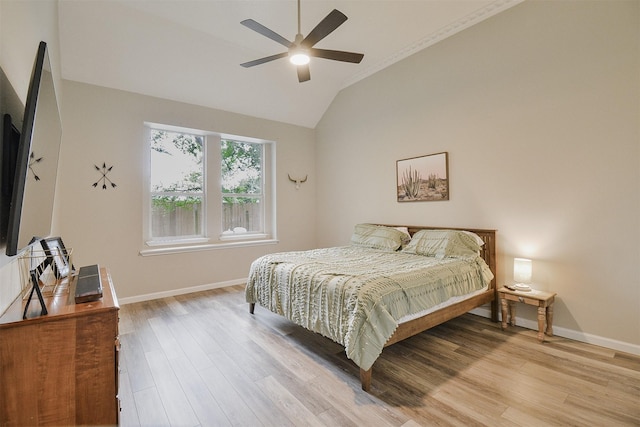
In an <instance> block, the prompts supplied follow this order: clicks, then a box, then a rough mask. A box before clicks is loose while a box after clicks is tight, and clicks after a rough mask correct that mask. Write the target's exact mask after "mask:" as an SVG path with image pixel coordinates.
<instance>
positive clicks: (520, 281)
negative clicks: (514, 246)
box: [513, 258, 531, 291]
mask: <svg viewBox="0 0 640 427" xmlns="http://www.w3.org/2000/svg"><path fill="white" fill-rule="evenodd" d="M513 279H514V280H515V281H516V284H515V285H514V287H515V288H516V289H517V290H519V291H530V290H531V286H529V283H531V260H530V259H526V258H514V260H513Z"/></svg>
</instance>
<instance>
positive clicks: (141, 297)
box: [118, 277, 247, 305]
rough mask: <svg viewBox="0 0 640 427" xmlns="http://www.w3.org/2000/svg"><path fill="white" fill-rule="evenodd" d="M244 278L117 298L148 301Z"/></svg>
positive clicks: (125, 301) (241, 282)
mask: <svg viewBox="0 0 640 427" xmlns="http://www.w3.org/2000/svg"><path fill="white" fill-rule="evenodd" d="M245 283H247V279H246V277H245V278H244V279H235V280H227V281H226V282H217V283H207V284H205V285H199V286H191V287H189V288H180V289H172V290H170V291H162V292H154V293H151V294H144V295H136V296H133V297H125V298H118V302H120V304H122V305H125V304H133V303H134V302H142V301H150V300H154V299H159V298H166V297H173V296H176V295H184V294H191V293H193V292H200V291H208V290H209V289H217V288H226V287H227V286H235V285H244V284H245Z"/></svg>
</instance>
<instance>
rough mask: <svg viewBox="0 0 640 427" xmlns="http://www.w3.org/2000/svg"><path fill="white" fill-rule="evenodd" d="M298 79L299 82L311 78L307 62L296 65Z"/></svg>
mask: <svg viewBox="0 0 640 427" xmlns="http://www.w3.org/2000/svg"><path fill="white" fill-rule="evenodd" d="M296 68H297V69H298V81H299V82H300V83H303V82H306V81H309V80H311V72H310V71H309V64H304V65H298V66H297V67H296Z"/></svg>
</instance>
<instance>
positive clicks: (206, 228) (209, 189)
mask: <svg viewBox="0 0 640 427" xmlns="http://www.w3.org/2000/svg"><path fill="white" fill-rule="evenodd" d="M151 129H159V130H166V131H170V132H181V133H188V134H193V135H198V136H203V137H204V145H205V146H204V147H203V148H204V156H205V165H204V201H203V213H204V217H205V220H204V224H203V234H204V236H203V237H193V236H189V237H176V238H161V239H153V238H152V236H151V145H150V144H151ZM222 139H228V140H233V141H239V142H250V143H257V144H262V145H263V147H264V149H263V157H262V168H263V179H262V185H263V189H262V194H263V202H264V203H263V206H262V209H263V212H262V225H263V230H262V232H261V233H242V234H232V235H228V234H225V235H223V234H222V233H223V231H224V230H222V189H221V185H220V163H221V152H220V142H221V140H222ZM144 141H145V144H144V153H145V158H144V164H145V167H144V168H143V197H142V200H143V209H142V215H143V236H142V237H143V245H142V249H141V251H140V254H141V255H143V256H150V255H162V254H168V253H183V252H191V251H200V250H211V249H222V248H227V247H238V246H257V245H264V244H274V243H277V242H278V241H277V237H276V214H275V212H276V210H275V207H276V206H275V193H276V192H275V170H276V168H275V148H276V143H275V141H268V140H262V139H257V138H251V137H244V136H238V135H229V134H223V133H218V132H208V131H202V130H196V129H190V128H184V127H177V126H171V125H165V124H158V123H150V122H147V123H145V124H144Z"/></svg>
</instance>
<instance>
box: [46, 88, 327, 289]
mask: <svg viewBox="0 0 640 427" xmlns="http://www.w3.org/2000/svg"><path fill="white" fill-rule="evenodd" d="M63 86H64V99H63V114H64V117H65V127H64V143H63V146H62V151H61V159H60V172H59V185H60V191H59V200H60V209H59V212H58V213H59V218H60V232H61V235H62V236H64V240H65V243H66V244H67V245H69V246H72V247H73V251H74V253H73V255H74V258H75V263H76V265H89V264H95V263H98V264H101V265H105V266H108V267H109V268H110V269H111V272H112V275H113V278H114V281H115V287H116V290H117V293H118V296H119V297H120V298H126V297H139V296H141V295H148V294H158V293H166V292H169V293H171V292H175V291H176V290H177V289H181V288H191V287H197V286H204V285H210V284H213V285H220V284H227V283H235V282H239V281H242V279H244V278H246V277H247V275H248V272H249V266H250V263H251V261H253V260H254V259H255V258H257V257H258V256H260V255H262V254H264V253H267V252H274V251H285V250H295V249H309V248H311V247H313V246H314V244H315V230H314V227H313V226H312V224H313V223H314V221H315V181H316V177H315V162H314V159H313V155H314V150H315V148H314V132H313V130H311V129H308V128H302V127H297V126H291V125H286V124H282V123H276V122H271V121H267V120H262V119H256V118H251V117H247V116H242V115H239V114H234V113H228V112H223V111H218V110H212V109H208V108H203V107H197V106H193V105H188V104H182V103H178V102H172V101H167V100H162V99H157V98H152V97H148V96H143V95H136V94H132V93H128V92H122V91H117V90H111V89H105V88H101V87H97V86H92V85H87V84H82V83H77V82H70V81H66V80H65V81H64V84H63ZM144 122H153V123H162V124H169V125H175V126H182V127H187V128H193V129H201V130H207V131H214V132H221V133H227V134H232V135H241V136H249V137H255V138H262V139H267V140H272V141H276V176H277V184H276V185H277V190H276V191H277V205H278V214H277V221H278V222H277V230H278V239H279V241H280V243H279V244H276V245H268V246H255V247H243V248H234V249H218V250H209V251H202V252H190V253H184V254H172V255H161V256H151V257H142V256H140V255H139V251H140V250H141V249H143V248H144V246H143V238H142V221H143V216H142V215H143V214H142V209H143V202H142V194H143V193H142V191H143V188H142V182H143V174H144V173H145V166H144V163H145V161H144V158H145V143H144V136H143V129H144V127H143V125H144ZM103 162H105V163H106V164H107V166H113V170H112V171H111V172H110V174H109V178H110V179H112V180H113V181H114V182H115V183H116V184H117V188H115V189H111V188H109V189H108V190H102V189H101V188H93V187H92V183H93V182H95V181H97V180H98V178H100V177H101V175H100V174H98V173H97V171H96V170H95V168H94V165H99V166H101V165H102V163H103ZM287 173H291V174H293V175H304V174H309V180H308V182H307V183H305V184H304V185H302V186H301V188H300V189H299V190H296V189H295V186H294V185H293V184H292V183H290V182H289V180H288V178H287Z"/></svg>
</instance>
